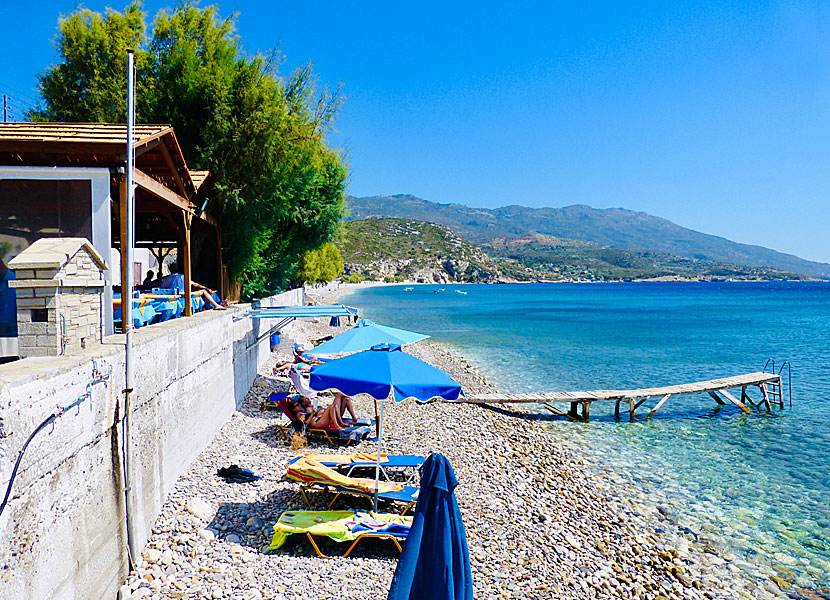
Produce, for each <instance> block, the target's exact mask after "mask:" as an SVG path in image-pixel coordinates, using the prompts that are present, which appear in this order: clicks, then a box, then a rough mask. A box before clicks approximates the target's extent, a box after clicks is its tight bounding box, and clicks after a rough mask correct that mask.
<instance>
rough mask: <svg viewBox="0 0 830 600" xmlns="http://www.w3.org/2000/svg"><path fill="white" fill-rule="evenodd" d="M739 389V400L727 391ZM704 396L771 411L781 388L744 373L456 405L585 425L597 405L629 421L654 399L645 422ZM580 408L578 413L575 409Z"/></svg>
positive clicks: (777, 378) (780, 401)
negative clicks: (530, 411)
mask: <svg viewBox="0 0 830 600" xmlns="http://www.w3.org/2000/svg"><path fill="white" fill-rule="evenodd" d="M752 387H757V388H758V390H759V392H760V398H758V399H757V400H755V399H753V398H752V397H750V395H749V393H748V392H747V388H752ZM736 388H740V390H741V394H740V399H739V398H737V397H736V396H735V395H734V394H732V393H731V392H730V391H729V390H730V389H736ZM702 393H708V394H709V395H710V396H711V397H712V398H714V400H715V402H717V403H718V404H719V405H721V406H725V405H726V403H727V402H729V403H732V404H734V405H735V406H737V407H738V408H740V409H741V410H742V411H744V412H746V413H751V412H753V409H761V408H762V407H763V408H764V409H766V411H767V412H769V411H771V410H772V406H773V405H775V406H778V407H779V408H784V394H783V388H782V386H781V375H780V374H779V375H776V374H774V373H761V372H758V373H747V374H746V375H736V376H734V377H724V378H722V379H711V380H709V381H698V382H695V383H682V384H679V385H667V386H664V387H655V388H643V389H638V390H594V391H589V392H545V393H534V394H471V395H469V396H467V397H466V399H463V398H462V399H459V401H460V402H469V403H474V404H509V403H535V404H541V405H542V406H544V407H545V408H547V409H548V410H549V411H551V412H553V413H555V414H557V415H561V416H563V417H568V418H569V419H571V420H574V421H586V422H587V421H588V418H589V415H590V412H591V403H593V402H599V401H611V402H615V403H616V404H615V408H614V415H615V416H616V417H617V418H619V416H620V405H621V404H623V403H626V404H627V405H628V415H629V419H630V420H631V421H633V420H634V413H635V411H636V410H637V409H638V408H640V407H641V406H643V404H645V403H646V402H647V401H649V400H653V399H657V398H659V400H658V401H657V403H656V404H655V405H654V407H653V408H652V409H651V410H650V411H649V412H648V414H647V415H646V418H647V419H650V418H651V417H652V416H654V413H656V412H657V411H658V410H660V408H661V407H662V406H663V405H664V404H665V403H666V401H667V400H668V399H669V398H670V397H672V396H682V395H684V394H702ZM562 402H566V403H569V404H570V410H569V411H568V412H563V411H562V410H559V409H558V408H557V407H556V406H554V404H555V403H560V404H561V403H562ZM580 406H581V407H582V410H581V412H580V410H579V407H580Z"/></svg>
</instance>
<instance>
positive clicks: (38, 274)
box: [21, 269, 58, 279]
mask: <svg viewBox="0 0 830 600" xmlns="http://www.w3.org/2000/svg"><path fill="white" fill-rule="evenodd" d="M57 276H58V270H57V269H35V279H55V278H57ZM21 279H22V277H21Z"/></svg>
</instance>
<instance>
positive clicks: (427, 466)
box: [387, 454, 473, 600]
mask: <svg viewBox="0 0 830 600" xmlns="http://www.w3.org/2000/svg"><path fill="white" fill-rule="evenodd" d="M457 485H458V479H456V477H455V472H454V471H453V470H452V465H450V462H449V461H448V460H447V457H445V456H444V455H443V454H430V455H429V458H427V460H426V462H425V463H424V464H423V466H422V467H421V493H420V495H419V496H418V506H417V507H416V508H415V516H414V518H413V520H412V527H411V528H410V530H409V535H408V536H407V538H406V546H404V549H403V553H402V554H401V558H400V560H399V561H398V566H397V568H396V569H395V575H394V576H393V577H392V587H391V588H390V589H389V595H388V596H387V600H414V599H419V598H429V599H430V600H472V598H473V574H472V570H471V569H470V552H469V550H468V548H467V534H466V533H465V531H464V522H463V521H462V520H461V512H460V511H459V510H458V502H457V501H456V499H455V494H454V492H453V490H455V487H456V486H457Z"/></svg>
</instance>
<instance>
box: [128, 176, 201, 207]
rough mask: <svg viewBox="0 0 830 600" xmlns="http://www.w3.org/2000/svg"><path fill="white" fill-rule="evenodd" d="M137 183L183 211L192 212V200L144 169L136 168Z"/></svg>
mask: <svg viewBox="0 0 830 600" xmlns="http://www.w3.org/2000/svg"><path fill="white" fill-rule="evenodd" d="M135 183H136V185H137V186H138V187H140V188H141V189H143V190H144V191H146V192H149V193H150V194H153V195H154V196H156V197H157V198H161V199H162V200H165V201H166V202H169V203H170V204H172V205H173V206H175V207H176V208H180V209H181V210H183V211H187V212H190V213H192V212H193V209H192V207H191V206H190V201H189V200H187V199H186V198H183V197H182V196H179V195H178V194H177V193H176V192H174V191H173V190H171V189H170V188H168V187H167V186H165V185H164V184H163V183H159V182H158V181H156V180H155V179H153V178H152V177H150V176H149V175H147V173H145V172H144V171H141V170H139V169H136V170H135Z"/></svg>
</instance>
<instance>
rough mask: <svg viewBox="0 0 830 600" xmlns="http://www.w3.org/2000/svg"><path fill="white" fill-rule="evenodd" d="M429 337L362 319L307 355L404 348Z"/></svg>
mask: <svg viewBox="0 0 830 600" xmlns="http://www.w3.org/2000/svg"><path fill="white" fill-rule="evenodd" d="M428 337H429V336H428V335H424V334H422V333H415V332H414V331H407V330H406V329H398V328H397V327H387V326H386V325H378V324H377V323H375V322H374V321H370V320H368V319H361V320H360V321H358V322H357V325H355V326H354V327H352V328H351V329H349V330H348V331H344V332H343V333H341V334H340V335H338V336H336V337H333V338H332V339H330V340H329V341H327V342H324V343H322V344H320V345H319V346H316V347H315V348H312V349H311V350H309V351H308V352H307V353H308V354H344V353H347V352H360V351H361V350H368V349H369V348H371V347H372V346H376V345H377V344H398V345H401V346H403V345H405V344H413V343H415V342H420V341H421V340H423V339H426V338H428Z"/></svg>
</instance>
